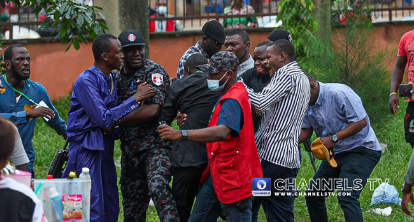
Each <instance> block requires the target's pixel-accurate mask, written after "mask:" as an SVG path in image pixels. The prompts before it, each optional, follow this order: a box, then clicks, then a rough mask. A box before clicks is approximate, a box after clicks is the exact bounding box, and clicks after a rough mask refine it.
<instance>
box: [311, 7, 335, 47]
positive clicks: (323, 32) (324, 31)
mask: <svg viewBox="0 0 414 222" xmlns="http://www.w3.org/2000/svg"><path fill="white" fill-rule="evenodd" d="M314 4H315V18H316V21H317V22H318V36H319V39H320V40H322V41H323V42H324V43H326V44H328V45H331V44H332V39H331V38H332V26H331V18H332V16H331V1H330V0H314Z"/></svg>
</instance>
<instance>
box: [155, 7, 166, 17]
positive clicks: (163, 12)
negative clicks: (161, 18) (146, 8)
mask: <svg viewBox="0 0 414 222" xmlns="http://www.w3.org/2000/svg"><path fill="white" fill-rule="evenodd" d="M157 12H158V13H159V14H161V15H165V14H167V12H168V9H167V6H158V8H157Z"/></svg>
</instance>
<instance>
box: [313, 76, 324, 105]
mask: <svg viewBox="0 0 414 222" xmlns="http://www.w3.org/2000/svg"><path fill="white" fill-rule="evenodd" d="M318 83H319V95H318V99H317V100H316V102H315V105H317V106H321V105H322V102H323V96H324V93H325V83H321V82H319V81H318Z"/></svg>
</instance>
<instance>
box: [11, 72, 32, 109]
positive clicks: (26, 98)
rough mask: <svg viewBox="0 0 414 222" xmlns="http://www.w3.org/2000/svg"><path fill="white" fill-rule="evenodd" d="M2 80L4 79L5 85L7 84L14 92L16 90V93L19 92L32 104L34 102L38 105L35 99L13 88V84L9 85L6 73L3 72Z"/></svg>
mask: <svg viewBox="0 0 414 222" xmlns="http://www.w3.org/2000/svg"><path fill="white" fill-rule="evenodd" d="M4 80H6V83H7V85H8V86H9V87H10V88H11V89H12V90H14V91H15V92H17V93H19V94H20V95H22V96H24V97H25V98H26V99H27V100H29V101H30V102H32V103H33V104H35V105H39V104H37V103H36V102H35V101H33V100H32V99H30V98H29V97H28V96H26V94H24V93H22V92H20V91H19V90H17V89H15V88H14V87H13V86H11V85H10V84H9V81H7V75H6V74H4Z"/></svg>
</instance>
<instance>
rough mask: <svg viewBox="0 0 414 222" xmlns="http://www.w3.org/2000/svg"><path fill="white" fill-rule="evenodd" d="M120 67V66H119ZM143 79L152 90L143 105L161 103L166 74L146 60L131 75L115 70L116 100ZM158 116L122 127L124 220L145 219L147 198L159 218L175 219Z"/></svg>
mask: <svg viewBox="0 0 414 222" xmlns="http://www.w3.org/2000/svg"><path fill="white" fill-rule="evenodd" d="M121 70H123V69H121ZM143 82H147V84H151V85H152V86H153V87H154V88H155V89H156V91H157V92H156V94H155V96H154V97H152V98H150V99H148V100H147V101H145V102H144V104H153V103H155V104H160V105H163V104H164V100H165V98H166V96H167V93H168V92H169V89H170V77H169V76H168V74H167V72H166V71H165V69H164V68H163V67H162V66H160V65H158V64H157V63H155V62H153V61H151V60H149V59H146V60H145V61H144V65H143V66H142V67H141V68H139V69H138V70H137V71H136V72H135V73H134V74H131V75H126V74H124V73H122V71H121V73H119V75H118V77H117V86H118V96H119V101H120V102H122V101H124V100H126V99H128V98H130V97H131V96H132V95H134V94H135V93H136V91H137V86H138V85H139V84H141V83H143ZM158 126H159V124H158V118H156V119H154V120H150V121H148V122H145V123H141V124H129V125H126V126H125V127H124V128H123V135H122V138H121V150H122V157H121V166H122V169H121V179H120V183H121V191H122V195H123V206H124V221H134V222H136V221H145V220H146V210H147V208H148V203H149V200H150V198H152V200H153V201H154V204H155V207H156V208H157V212H158V214H159V217H160V220H161V221H179V220H178V213H177V208H176V204H175V201H174V199H173V195H172V193H171V188H170V186H169V182H170V179H171V147H172V144H171V141H163V140H162V139H161V138H160V136H159V134H158Z"/></svg>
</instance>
